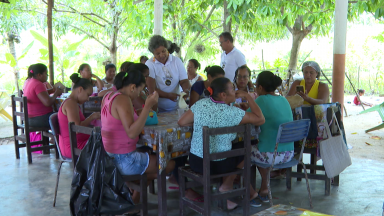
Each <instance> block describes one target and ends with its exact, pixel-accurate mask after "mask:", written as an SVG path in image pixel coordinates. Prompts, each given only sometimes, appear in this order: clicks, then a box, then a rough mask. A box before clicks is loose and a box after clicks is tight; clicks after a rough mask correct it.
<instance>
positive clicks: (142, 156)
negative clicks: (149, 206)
mask: <svg viewBox="0 0 384 216" xmlns="http://www.w3.org/2000/svg"><path fill="white" fill-rule="evenodd" d="M114 84H115V87H116V89H117V92H109V93H108V94H106V95H105V96H104V99H103V102H102V108H101V124H102V127H101V136H102V138H103V144H104V148H105V150H106V152H107V154H108V155H109V156H110V157H111V158H112V159H113V162H114V163H115V165H116V167H117V168H118V169H119V171H120V173H121V174H122V175H136V174H144V173H147V175H148V180H152V179H154V178H156V174H157V170H158V168H157V166H156V156H154V155H149V154H148V153H142V152H138V151H136V143H137V141H138V139H139V135H140V133H141V131H142V130H143V128H144V126H145V121H146V120H147V116H148V114H149V111H150V110H151V108H152V106H154V105H155V104H156V103H157V100H158V98H159V95H158V94H157V92H154V93H153V94H152V95H149V96H148V98H147V100H146V101H145V105H144V108H143V109H142V111H141V114H140V116H137V114H136V112H135V110H134V108H133V105H132V101H133V100H135V99H136V98H137V97H139V95H140V93H141V91H142V90H143V88H144V87H145V77H144V76H143V74H142V73H141V72H140V71H139V70H130V71H128V72H120V73H118V74H117V75H116V77H115V81H114ZM173 167H174V162H173V161H171V162H170V163H168V166H167V167H166V172H167V173H169V172H170V171H172V169H173ZM132 199H133V201H134V202H136V203H137V202H138V201H139V199H140V194H139V193H138V192H137V191H134V193H133V196H132Z"/></svg>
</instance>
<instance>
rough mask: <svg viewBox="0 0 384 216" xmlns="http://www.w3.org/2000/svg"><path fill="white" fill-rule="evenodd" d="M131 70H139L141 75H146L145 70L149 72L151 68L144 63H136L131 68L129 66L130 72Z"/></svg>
mask: <svg viewBox="0 0 384 216" xmlns="http://www.w3.org/2000/svg"><path fill="white" fill-rule="evenodd" d="M130 70H139V71H141V73H144V71H145V70H149V67H148V66H147V65H145V64H142V63H134V64H132V65H131V66H129V68H128V71H130Z"/></svg>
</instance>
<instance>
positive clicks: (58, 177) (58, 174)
mask: <svg viewBox="0 0 384 216" xmlns="http://www.w3.org/2000/svg"><path fill="white" fill-rule="evenodd" d="M63 163H64V161H61V162H60V165H59V169H58V170H57V178H56V187H55V197H54V198H53V207H55V205H56V196H57V188H58V186H59V179H60V170H61V165H63Z"/></svg>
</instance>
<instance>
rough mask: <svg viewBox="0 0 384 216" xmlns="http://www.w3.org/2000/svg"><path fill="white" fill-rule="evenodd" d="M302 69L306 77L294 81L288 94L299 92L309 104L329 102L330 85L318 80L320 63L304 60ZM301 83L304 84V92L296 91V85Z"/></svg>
mask: <svg viewBox="0 0 384 216" xmlns="http://www.w3.org/2000/svg"><path fill="white" fill-rule="evenodd" d="M301 71H302V72H303V75H304V79H303V80H301V81H300V80H296V81H294V82H293V83H292V86H291V88H290V89H289V92H288V94H287V96H293V95H295V94H298V95H300V96H301V97H302V98H303V99H304V104H307V105H316V104H325V103H328V101H329V88H328V85H327V84H325V83H322V82H320V81H319V80H318V79H319V77H320V73H321V69H320V66H319V64H317V62H314V61H306V62H304V64H303V66H302V68H301ZM299 85H300V86H303V88H304V92H301V91H296V86H299Z"/></svg>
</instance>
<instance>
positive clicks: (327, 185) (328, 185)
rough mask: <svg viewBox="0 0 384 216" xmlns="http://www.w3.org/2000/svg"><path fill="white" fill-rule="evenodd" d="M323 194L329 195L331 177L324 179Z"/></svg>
mask: <svg viewBox="0 0 384 216" xmlns="http://www.w3.org/2000/svg"><path fill="white" fill-rule="evenodd" d="M325 175H327V173H325ZM325 195H326V196H329V195H331V179H330V178H326V179H325Z"/></svg>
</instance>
